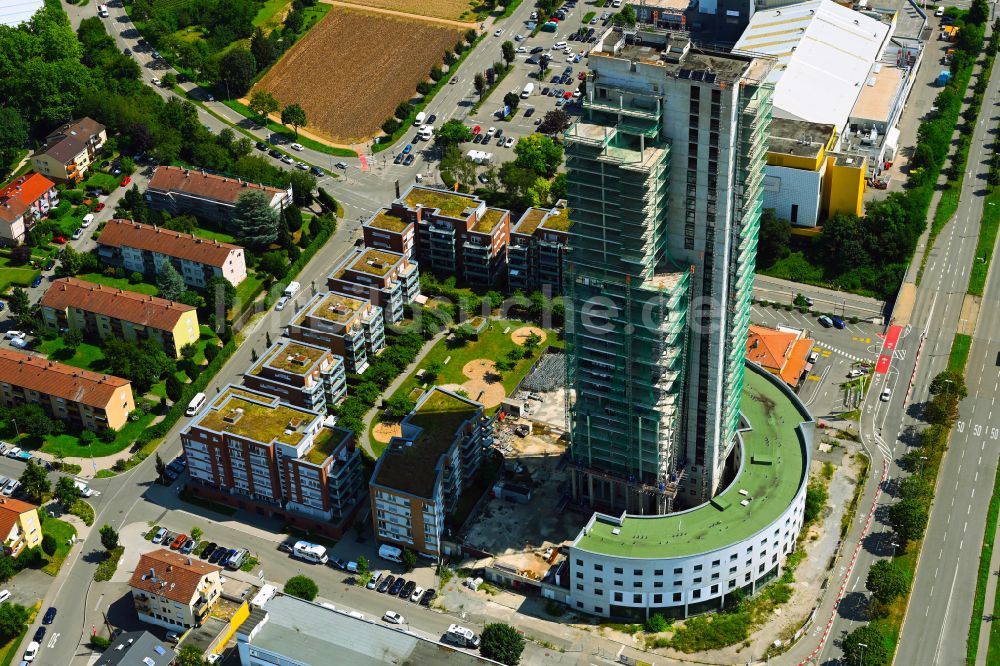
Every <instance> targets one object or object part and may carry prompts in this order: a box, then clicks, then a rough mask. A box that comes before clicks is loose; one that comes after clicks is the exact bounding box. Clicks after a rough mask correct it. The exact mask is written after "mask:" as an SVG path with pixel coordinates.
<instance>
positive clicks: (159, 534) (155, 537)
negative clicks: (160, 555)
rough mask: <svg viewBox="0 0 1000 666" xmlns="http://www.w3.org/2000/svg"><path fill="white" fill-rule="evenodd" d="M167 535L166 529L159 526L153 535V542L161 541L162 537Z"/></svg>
mask: <svg viewBox="0 0 1000 666" xmlns="http://www.w3.org/2000/svg"><path fill="white" fill-rule="evenodd" d="M166 536H167V530H166V529H165V528H163V527H161V528H160V529H159V530H158V531H157V532H156V534H154V535H153V543H163V539H164V538H166Z"/></svg>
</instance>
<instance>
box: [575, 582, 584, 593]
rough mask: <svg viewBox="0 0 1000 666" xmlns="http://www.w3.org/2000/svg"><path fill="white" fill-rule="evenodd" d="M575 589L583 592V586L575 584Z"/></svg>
mask: <svg viewBox="0 0 1000 666" xmlns="http://www.w3.org/2000/svg"><path fill="white" fill-rule="evenodd" d="M576 589H578V590H580V591H581V592H582V591H583V585H580V584H579V583H577V584H576Z"/></svg>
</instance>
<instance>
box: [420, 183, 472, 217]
mask: <svg viewBox="0 0 1000 666" xmlns="http://www.w3.org/2000/svg"><path fill="white" fill-rule="evenodd" d="M403 201H404V202H405V203H406V205H407V206H409V207H410V208H416V207H417V205H421V206H423V207H424V208H435V209H437V210H439V211H440V212H441V214H442V215H446V216H448V217H456V218H460V219H461V218H463V217H468V215H471V214H472V211H473V210H475V209H476V208H479V206H481V205H482V204H483V201H482V200H481V199H479V198H478V197H475V196H472V195H469V194H458V193H457V192H449V191H446V190H435V189H430V188H425V187H411V188H410V189H409V190H407V192H406V194H404V195H403Z"/></svg>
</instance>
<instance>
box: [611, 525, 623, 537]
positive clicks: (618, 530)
mask: <svg viewBox="0 0 1000 666" xmlns="http://www.w3.org/2000/svg"><path fill="white" fill-rule="evenodd" d="M611 533H612V534H614V535H615V536H618V535H619V534H621V533H622V531H621V530H620V529H619V528H617V527H615V528H613V529H612V530H611Z"/></svg>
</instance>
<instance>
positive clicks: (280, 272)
mask: <svg viewBox="0 0 1000 666" xmlns="http://www.w3.org/2000/svg"><path fill="white" fill-rule="evenodd" d="M257 267H258V268H259V269H260V270H261V271H263V272H264V273H267V274H269V275H271V276H272V277H274V279H275V280H280V279H281V278H283V277H285V274H286V273H288V260H287V259H286V257H285V255H284V253H282V252H277V251H271V252H265V253H264V254H263V255H262V256H261V258H260V262H258V264H257Z"/></svg>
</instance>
